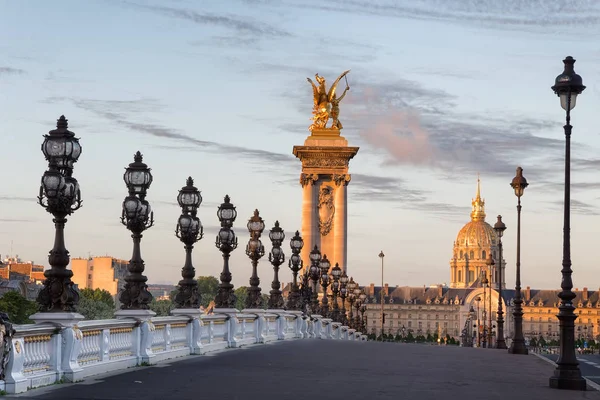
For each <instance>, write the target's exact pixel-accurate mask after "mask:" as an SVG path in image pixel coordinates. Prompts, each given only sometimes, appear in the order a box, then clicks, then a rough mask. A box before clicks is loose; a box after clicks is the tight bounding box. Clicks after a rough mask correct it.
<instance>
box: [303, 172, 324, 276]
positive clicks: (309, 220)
mask: <svg viewBox="0 0 600 400" xmlns="http://www.w3.org/2000/svg"><path fill="white" fill-rule="evenodd" d="M318 179H319V175H317V174H304V173H302V174H300V185H302V228H301V229H300V232H301V234H302V239H304V247H303V248H302V251H301V253H300V256H301V257H302V260H303V261H304V267H306V266H309V265H310V261H309V258H308V255H309V254H310V251H311V250H312V249H313V248H314V247H315V245H317V246H319V247H320V246H321V244H320V240H319V239H320V238H319V236H318V229H317V231H316V232H315V229H314V227H315V226H317V227H318V225H319V215H318V213H317V205H318V201H319V200H318V192H319V190H318V186H316V185H315V183H316V182H317V180H318Z"/></svg>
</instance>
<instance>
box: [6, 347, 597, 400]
mask: <svg viewBox="0 0 600 400" xmlns="http://www.w3.org/2000/svg"><path fill="white" fill-rule="evenodd" d="M552 371H553V366H552V365H550V364H549V363H547V362H545V361H544V360H541V359H539V358H538V357H536V356H533V355H529V356H515V355H510V354H507V352H506V351H502V350H495V349H477V348H460V347H455V346H422V345H414V344H403V343H381V342H342V341H332V340H317V339H313V340H297V341H290V342H276V343H273V344H267V345H256V346H252V347H248V348H246V349H241V350H239V349H232V350H228V351H224V352H221V353H219V354H214V355H211V356H195V357H186V358H183V359H181V361H175V362H170V363H164V364H159V365H158V366H153V367H140V368H133V369H131V371H129V372H126V373H122V374H118V375H114V376H109V377H104V378H102V377H98V378H99V379H98V380H94V379H88V380H86V381H85V382H82V383H78V384H65V385H53V386H52V387H49V388H42V389H38V390H32V391H30V392H28V393H24V394H22V395H18V396H14V397H19V398H21V399H36V400H50V399H52V400H54V399H56V400H58V399H61V400H62V399H72V400H78V399H97V400H101V399H111V400H121V399H122V400H124V399H144V400H152V399H157V400H159V399H160V400H168V399H177V400H179V399H182V400H183V399H194V400H197V399H199V398H202V399H213V398H214V399H219V400H228V399H244V400H253V399H256V400H258V399H260V400H270V399H287V400H295V399H301V398H310V399H311V400H314V399H326V400H337V399H340V400H350V399H373V400H375V399H394V400H398V399H402V400H405V399H408V400H410V399H415V400H440V399H444V398H452V399H454V398H459V399H477V400H478V399H482V400H495V399H498V400H499V399H502V400H506V399H508V398H510V399H511V400H519V399H523V400H525V399H526V400H535V399H544V400H554V399H570V400H575V399H600V392H597V391H587V392H571V391H559V390H553V389H550V388H549V387H548V378H549V377H550V375H551V374H552ZM7 397H13V396H7Z"/></svg>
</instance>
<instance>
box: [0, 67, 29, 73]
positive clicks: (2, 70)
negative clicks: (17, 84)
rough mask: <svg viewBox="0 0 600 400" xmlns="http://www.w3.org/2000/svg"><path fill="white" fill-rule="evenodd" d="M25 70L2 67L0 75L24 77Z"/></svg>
mask: <svg viewBox="0 0 600 400" xmlns="http://www.w3.org/2000/svg"><path fill="white" fill-rule="evenodd" d="M23 74H25V70H23V69H20V68H12V67H0V75H23Z"/></svg>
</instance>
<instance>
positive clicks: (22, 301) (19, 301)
mask: <svg viewBox="0 0 600 400" xmlns="http://www.w3.org/2000/svg"><path fill="white" fill-rule="evenodd" d="M0 310H2V311H4V312H5V313H7V314H8V317H9V318H10V322H12V323H13V324H31V323H33V321H31V320H30V319H29V316H30V315H32V314H35V313H36V311H37V310H38V306H37V304H36V302H34V301H31V300H27V299H26V298H25V297H23V296H21V294H19V292H15V291H10V292H8V293H5V294H4V296H2V297H0Z"/></svg>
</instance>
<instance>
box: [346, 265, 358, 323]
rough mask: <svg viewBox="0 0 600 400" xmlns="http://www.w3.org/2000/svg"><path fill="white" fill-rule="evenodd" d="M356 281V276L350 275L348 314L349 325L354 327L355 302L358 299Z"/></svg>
mask: <svg viewBox="0 0 600 400" xmlns="http://www.w3.org/2000/svg"><path fill="white" fill-rule="evenodd" d="M356 286H357V285H356V282H354V278H352V277H350V282H348V303H350V310H349V311H350V313H349V315H348V321H349V322H348V325H349V326H350V327H353V325H354V313H353V311H354V310H353V309H354V302H355V301H356V294H355V293H354V290H355V289H356Z"/></svg>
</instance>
